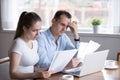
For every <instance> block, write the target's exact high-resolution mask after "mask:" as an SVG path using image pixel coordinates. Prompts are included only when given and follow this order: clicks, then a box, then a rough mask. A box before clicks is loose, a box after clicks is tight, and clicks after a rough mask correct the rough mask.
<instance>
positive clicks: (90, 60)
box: [63, 50, 109, 77]
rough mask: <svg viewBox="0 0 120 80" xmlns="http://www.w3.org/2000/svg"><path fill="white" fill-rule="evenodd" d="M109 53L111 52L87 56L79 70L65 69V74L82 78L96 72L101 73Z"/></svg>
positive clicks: (100, 52)
mask: <svg viewBox="0 0 120 80" xmlns="http://www.w3.org/2000/svg"><path fill="white" fill-rule="evenodd" d="M108 53H109V50H103V51H98V52H95V53H91V54H87V55H86V56H85V57H84V60H83V62H82V65H80V66H79V67H77V68H71V69H65V70H64V71H63V73H67V74H71V75H74V76H77V77H81V76H85V75H88V74H91V73H94V72H98V71H101V70H102V69H103V68H104V63H105V60H106V58H107V55H108Z"/></svg>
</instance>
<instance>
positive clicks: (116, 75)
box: [39, 61, 120, 80]
mask: <svg viewBox="0 0 120 80" xmlns="http://www.w3.org/2000/svg"><path fill="white" fill-rule="evenodd" d="M115 63H116V64H117V65H118V66H119V67H118V68H116V69H103V70H102V71H99V72H96V73H92V74H89V75H86V76H83V77H80V78H78V77H74V80H120V62H119V61H116V62H115ZM62 75H64V74H63V73H56V74H53V75H52V76H51V77H50V78H48V79H39V80H60V79H59V78H60V77H61V76H62Z"/></svg>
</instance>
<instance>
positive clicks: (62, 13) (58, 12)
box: [54, 10, 72, 20]
mask: <svg viewBox="0 0 120 80" xmlns="http://www.w3.org/2000/svg"><path fill="white" fill-rule="evenodd" d="M61 15H65V16H66V17H67V18H72V15H71V14H70V13H69V12H67V11H65V10H59V11H57V12H56V13H55V16H54V19H56V20H58V19H60V16H61Z"/></svg>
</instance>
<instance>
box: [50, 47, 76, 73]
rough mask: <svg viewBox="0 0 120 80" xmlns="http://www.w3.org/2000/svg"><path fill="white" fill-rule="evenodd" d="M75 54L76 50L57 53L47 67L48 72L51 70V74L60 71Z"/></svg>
mask: <svg viewBox="0 0 120 80" xmlns="http://www.w3.org/2000/svg"><path fill="white" fill-rule="evenodd" d="M76 53H77V50H76V49H73V50H64V51H57V52H56V55H55V56H54V58H53V60H52V63H51V65H50V67H49V70H52V71H53V73H57V72H60V71H62V70H63V69H64V68H65V66H66V65H67V64H68V63H69V62H70V60H71V59H72V58H73V56H74V55H75V54H76Z"/></svg>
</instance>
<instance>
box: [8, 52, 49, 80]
mask: <svg viewBox="0 0 120 80" xmlns="http://www.w3.org/2000/svg"><path fill="white" fill-rule="evenodd" d="M20 59H21V55H19V54H16V53H11V55H10V69H9V70H10V77H11V78H12V79H30V78H42V77H44V78H47V77H49V76H50V74H49V72H47V71H46V72H34V73H21V72H19V71H18V66H19V64H20Z"/></svg>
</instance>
